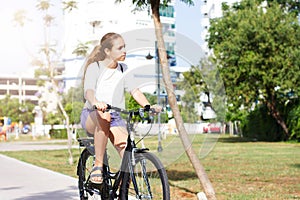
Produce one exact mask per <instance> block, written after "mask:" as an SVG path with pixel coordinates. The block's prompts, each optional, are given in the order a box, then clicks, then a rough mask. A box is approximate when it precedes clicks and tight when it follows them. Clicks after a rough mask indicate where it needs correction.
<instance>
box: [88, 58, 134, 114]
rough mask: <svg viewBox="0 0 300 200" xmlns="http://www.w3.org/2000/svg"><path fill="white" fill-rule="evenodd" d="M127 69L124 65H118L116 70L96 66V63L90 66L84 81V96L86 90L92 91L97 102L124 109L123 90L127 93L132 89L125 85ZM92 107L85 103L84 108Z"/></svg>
mask: <svg viewBox="0 0 300 200" xmlns="http://www.w3.org/2000/svg"><path fill="white" fill-rule="evenodd" d="M99 64H100V63H99ZM121 65H122V66H121ZM121 68H123V72H122V70H121ZM127 69H128V67H127V65H125V64H118V67H117V68H116V69H111V68H107V67H104V66H101V65H100V66H98V64H97V62H95V63H92V64H90V65H89V66H88V68H87V71H86V75H85V79H84V94H85V93H86V91H87V90H88V89H91V90H94V91H95V97H96V99H97V100H98V101H100V102H105V103H107V104H110V105H112V106H115V107H119V108H125V89H126V90H128V91H130V90H132V89H134V88H128V86H127V85H128V84H126V80H125V78H124V72H125V71H126V70H127ZM92 106H93V105H90V103H89V102H88V101H86V103H85V107H87V108H89V109H91V108H92Z"/></svg>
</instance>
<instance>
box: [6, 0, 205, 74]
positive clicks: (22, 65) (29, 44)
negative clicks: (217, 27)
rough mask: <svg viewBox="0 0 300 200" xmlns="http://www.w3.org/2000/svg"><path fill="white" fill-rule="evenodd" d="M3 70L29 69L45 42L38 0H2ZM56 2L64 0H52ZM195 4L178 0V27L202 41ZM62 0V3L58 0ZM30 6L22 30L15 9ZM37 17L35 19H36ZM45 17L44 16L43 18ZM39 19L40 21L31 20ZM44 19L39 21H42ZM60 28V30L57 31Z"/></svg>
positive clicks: (199, 15)
mask: <svg viewBox="0 0 300 200" xmlns="http://www.w3.org/2000/svg"><path fill="white" fill-rule="evenodd" d="M0 2H1V3H2V4H1V5H5V6H2V7H1V8H0V31H1V37H0V54H1V56H0V70H1V73H2V74H14V73H16V74H17V73H22V72H25V71H28V68H29V67H30V61H31V60H32V57H33V55H35V54H36V53H37V51H38V49H39V45H40V44H42V39H43V35H42V31H41V30H40V29H39V27H38V25H37V24H38V21H37V22H36V20H37V19H36V17H35V16H40V14H39V11H38V10H37V9H36V7H35V6H36V4H37V0H26V1H20V0H10V1H6V0H0ZM50 2H51V3H52V4H54V5H55V3H56V2H60V0H51V1H50ZM194 2H195V5H194V6H188V5H186V4H185V3H182V2H181V1H180V0H177V2H176V7H175V12H176V30H177V32H178V33H180V34H183V35H184V36H186V37H189V38H190V39H191V40H193V41H194V42H196V43H198V44H199V45H200V44H201V38H200V35H201V23H200V20H201V13H200V1H199V0H195V1H194ZM57 4H58V3H57ZM21 9H22V10H26V11H27V16H29V19H30V20H31V21H29V23H27V25H26V26H25V27H24V28H23V29H22V30H21V29H20V28H18V27H16V26H15V24H14V22H13V16H14V13H15V12H16V11H18V10H21ZM33 19H34V20H33ZM40 20H41V19H40ZM33 21H35V22H36V23H31V22H33ZM40 23H41V21H40V22H39V24H40ZM56 32H59V31H56Z"/></svg>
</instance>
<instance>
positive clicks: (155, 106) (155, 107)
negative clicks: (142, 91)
mask: <svg viewBox="0 0 300 200" xmlns="http://www.w3.org/2000/svg"><path fill="white" fill-rule="evenodd" d="M151 108H152V109H154V111H155V112H156V113H160V112H161V111H162V107H161V106H160V105H153V106H151Z"/></svg>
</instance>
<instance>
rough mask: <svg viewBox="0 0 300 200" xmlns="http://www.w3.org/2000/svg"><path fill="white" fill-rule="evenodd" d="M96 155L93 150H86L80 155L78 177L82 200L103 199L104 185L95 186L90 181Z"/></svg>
mask: <svg viewBox="0 0 300 200" xmlns="http://www.w3.org/2000/svg"><path fill="white" fill-rule="evenodd" d="M94 159H95V158H94V154H93V152H91V149H84V150H83V151H82V153H81V155H80V158H79V161H78V166H77V175H78V189H79V197H80V200H100V199H102V200H103V199H107V197H103V195H102V194H103V192H102V191H103V184H101V185H99V184H93V183H91V182H90V181H89V177H90V173H91V170H92V168H93V165H94Z"/></svg>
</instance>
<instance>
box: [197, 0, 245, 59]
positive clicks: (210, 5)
mask: <svg viewBox="0 0 300 200" xmlns="http://www.w3.org/2000/svg"><path fill="white" fill-rule="evenodd" d="M239 1H240V0H214V1H212V0H202V5H201V14H202V20H201V26H202V27H203V29H202V33H201V38H202V41H203V45H202V49H203V50H204V51H205V54H206V55H209V54H211V53H212V52H210V50H209V49H208V44H207V42H205V39H206V38H207V36H208V29H209V27H210V24H209V20H210V19H214V18H218V17H222V3H227V4H228V5H231V4H233V3H235V2H239Z"/></svg>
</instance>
